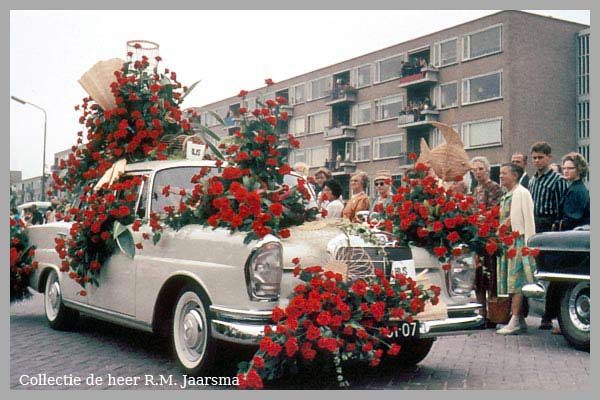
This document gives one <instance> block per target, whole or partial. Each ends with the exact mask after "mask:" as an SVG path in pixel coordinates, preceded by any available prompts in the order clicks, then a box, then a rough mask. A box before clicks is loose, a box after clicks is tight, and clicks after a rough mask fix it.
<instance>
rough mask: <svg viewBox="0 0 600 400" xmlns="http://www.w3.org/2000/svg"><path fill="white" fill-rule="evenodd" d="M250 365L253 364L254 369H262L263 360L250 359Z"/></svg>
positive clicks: (257, 358) (257, 357)
mask: <svg viewBox="0 0 600 400" xmlns="http://www.w3.org/2000/svg"><path fill="white" fill-rule="evenodd" d="M252 364H254V367H255V368H264V366H265V360H264V359H263V358H262V357H259V356H254V358H253V359H252Z"/></svg>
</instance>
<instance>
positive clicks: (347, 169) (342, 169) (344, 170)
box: [325, 160, 356, 176]
mask: <svg viewBox="0 0 600 400" xmlns="http://www.w3.org/2000/svg"><path fill="white" fill-rule="evenodd" d="M325 168H327V169H328V170H330V171H331V172H332V173H333V175H334V176H339V175H349V174H351V173H353V172H355V171H356V163H354V162H352V161H350V160H344V161H340V162H336V161H327V162H326V163H325Z"/></svg>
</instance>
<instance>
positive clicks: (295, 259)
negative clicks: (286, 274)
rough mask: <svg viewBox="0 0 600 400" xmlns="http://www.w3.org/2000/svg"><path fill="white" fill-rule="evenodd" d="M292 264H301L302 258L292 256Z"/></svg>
mask: <svg viewBox="0 0 600 400" xmlns="http://www.w3.org/2000/svg"><path fill="white" fill-rule="evenodd" d="M292 264H296V265H298V264H300V259H299V258H298V257H294V258H292Z"/></svg>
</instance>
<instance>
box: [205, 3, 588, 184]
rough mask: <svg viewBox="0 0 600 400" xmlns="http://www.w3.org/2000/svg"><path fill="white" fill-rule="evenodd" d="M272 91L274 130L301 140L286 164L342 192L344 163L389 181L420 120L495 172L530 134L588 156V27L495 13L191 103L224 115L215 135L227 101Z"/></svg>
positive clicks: (251, 104) (412, 145)
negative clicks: (385, 174) (279, 118)
mask: <svg viewBox="0 0 600 400" xmlns="http://www.w3.org/2000/svg"><path fill="white" fill-rule="evenodd" d="M344 40H351V38H344ZM332 50H333V49H332ZM576 58H577V59H578V60H579V61H581V64H577V63H576V62H575V59H576ZM421 63H422V64H423V66H422V65H421ZM578 65H579V66H578ZM579 81H581V82H582V83H580V84H579V85H580V86H577V85H576V84H575V83H576V82H579ZM584 89H585V90H587V92H585V93H583V92H582V90H584ZM580 93H581V94H580ZM275 96H283V97H286V98H287V99H288V100H289V104H290V106H289V107H288V109H287V110H286V111H288V113H289V115H290V120H289V121H288V122H287V123H285V124H283V125H282V126H280V129H281V130H282V131H283V132H288V131H289V133H293V134H294V135H295V136H296V137H298V139H299V140H300V142H301V147H300V149H297V150H291V151H290V155H289V159H290V160H289V161H290V164H294V163H295V162H298V161H303V162H306V163H307V164H308V165H309V166H310V167H311V172H314V171H315V170H316V168H318V167H322V166H327V167H329V168H330V169H332V170H334V171H335V172H334V175H335V177H336V179H338V180H339V181H340V182H341V183H342V185H344V186H345V187H346V188H348V182H349V174H350V173H352V171H355V170H363V171H365V172H367V173H368V174H369V175H370V176H373V174H374V173H375V172H376V171H378V170H383V169H386V170H389V171H391V172H392V174H393V175H394V178H395V179H399V178H401V176H402V175H403V173H404V172H405V171H406V169H407V168H408V166H409V160H408V158H407V155H408V154H409V153H410V152H415V153H417V154H418V153H420V142H421V139H424V140H425V141H426V142H427V143H428V144H429V146H430V147H434V146H436V145H438V144H440V143H441V142H442V140H443V139H442V137H441V135H440V133H439V132H438V131H437V129H435V128H434V127H433V125H431V122H432V121H440V122H443V123H447V124H451V125H453V127H454V128H455V130H457V131H458V132H459V133H460V134H461V135H462V139H463V143H464V145H465V149H466V150H467V153H468V155H469V157H474V156H476V155H481V156H486V157H487V158H488V159H489V160H490V162H491V164H492V177H494V178H496V179H497V176H498V171H499V166H500V165H501V164H502V163H503V162H506V161H508V160H510V157H511V155H512V154H513V153H515V152H525V153H528V152H529V148H530V146H531V145H532V144H533V143H534V142H535V141H538V140H546V141H548V142H550V143H551V144H552V146H553V149H554V150H553V153H554V154H555V157H561V156H562V155H563V154H565V153H567V152H570V151H573V150H576V149H578V148H581V149H584V148H585V146H588V147H587V148H585V149H586V150H585V151H586V152H587V153H586V154H589V26H587V25H583V24H578V23H574V22H569V21H563V20H558V19H554V18H550V17H544V16H540V15H535V14H530V13H526V12H522V11H513V10H508V11H501V12H498V13H495V14H492V15H489V16H486V17H483V18H479V19H476V20H473V21H470V22H467V23H464V24H461V25H457V26H454V27H452V28H448V29H445V30H442V31H438V32H435V33H431V34H429V35H426V36H422V37H419V38H416V39H412V40H409V41H407V42H403V43H400V44H397V45H394V46H391V47H388V48H385V49H381V50H377V51H374V52H372V53H369V54H365V55H362V56H359V57H356V58H353V59H350V60H346V61H343V62H340V63H338V64H335V65H331V66H327V67H324V68H321V69H318V70H316V71H312V72H307V73H305V74H303V75H300V76H296V77H293V78H290V79H287V80H284V81H281V82H277V83H276V84H275V85H273V86H269V87H264V88H261V89H257V90H252V91H250V92H249V93H248V95H247V96H246V98H245V99H244V100H243V101H242V100H241V99H240V98H238V97H229V98H227V99H223V100H221V101H218V102H215V103H212V104H208V105H205V106H202V107H197V108H195V110H196V111H197V112H198V113H199V114H200V117H201V123H202V124H203V125H205V126H209V127H211V129H213V130H218V127H217V121H216V119H215V118H214V117H213V116H212V115H211V114H209V113H208V111H213V112H216V113H217V114H218V115H219V116H221V117H222V118H224V119H226V123H227V125H228V127H227V129H225V130H222V131H220V130H218V133H219V134H221V135H223V136H225V135H227V134H231V132H232V131H233V129H235V127H236V125H239V120H236V119H235V118H232V116H235V110H236V109H237V108H239V107H241V106H244V107H248V108H249V109H250V110H252V109H253V108H255V107H256V106H257V101H264V100H266V99H268V98H274V97H275ZM575 98H577V99H578V101H577V102H575V101H573V99H575ZM578 116H579V117H578ZM584 126H587V128H585V129H587V131H584V130H583V128H582V131H579V128H580V127H584ZM576 127H577V131H576ZM584 132H587V133H584ZM582 135H584V136H585V135H587V136H585V137H584V136H582ZM582 146H583V147H582ZM582 152H584V151H582ZM336 158H340V159H341V161H342V162H338V163H336V161H335V160H336ZM530 164H531V163H530ZM530 168H531V169H533V167H532V166H530ZM530 172H533V171H530ZM371 185H372V183H371ZM370 193H373V187H371V188H370Z"/></svg>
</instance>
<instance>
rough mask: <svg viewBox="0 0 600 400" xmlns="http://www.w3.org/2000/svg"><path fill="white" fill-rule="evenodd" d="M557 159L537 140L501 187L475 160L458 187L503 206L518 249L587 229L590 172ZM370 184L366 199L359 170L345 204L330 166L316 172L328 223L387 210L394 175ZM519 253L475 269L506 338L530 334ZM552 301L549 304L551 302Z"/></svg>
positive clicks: (493, 323) (528, 266) (303, 170)
mask: <svg viewBox="0 0 600 400" xmlns="http://www.w3.org/2000/svg"><path fill="white" fill-rule="evenodd" d="M528 160H531V162H532V163H533V167H534V168H535V173H534V174H533V176H529V175H528V174H527V172H526V168H527V162H528ZM552 160H553V154H552V146H551V145H550V144H549V143H547V142H536V143H534V144H533V146H532V147H531V149H530V151H529V154H526V153H516V154H513V155H512V157H511V160H510V161H509V162H506V163H504V164H502V166H501V168H500V182H499V183H497V182H494V181H493V180H492V179H491V178H490V163H489V161H488V160H487V158H486V157H474V158H473V159H472V160H471V171H470V174H468V175H469V177H470V178H472V179H465V182H469V181H472V184H471V185H468V184H465V183H463V182H460V183H458V184H455V185H454V186H453V189H454V190H460V191H461V192H464V193H466V194H471V195H472V196H473V197H474V199H475V202H476V204H477V205H485V207H486V208H490V207H494V206H498V207H499V210H500V222H501V224H503V225H506V226H507V227H508V229H509V230H510V231H513V232H519V234H520V235H519V236H518V237H517V238H516V240H515V246H516V248H517V249H518V250H520V249H521V248H523V247H525V246H526V245H527V240H528V239H529V238H530V237H531V236H532V235H534V234H536V233H541V232H548V231H562V230H571V229H574V228H576V227H579V226H583V225H589V224H590V196H589V191H588V189H587V187H586V185H585V183H584V181H583V180H584V179H585V178H586V176H587V175H588V165H587V162H586V160H585V158H584V157H583V156H582V155H581V154H579V153H574V152H572V153H569V154H566V155H565V156H563V157H562V159H561V163H560V164H556V163H555V164H553V163H552ZM295 169H296V170H297V171H298V172H299V173H300V174H301V175H303V176H307V175H308V168H307V167H306V165H301V166H296V168H295ZM373 181H374V187H375V193H374V196H373V197H372V198H371V197H370V196H369V195H367V188H368V186H369V176H368V175H367V174H366V173H365V172H362V171H357V172H355V173H354V174H352V175H351V177H350V191H351V192H350V196H349V198H348V199H343V198H342V196H341V194H342V188H341V187H340V184H339V183H338V182H336V181H335V180H334V179H333V176H332V173H331V172H330V171H329V170H328V169H326V168H319V169H318V170H317V171H316V172H315V174H314V182H315V185H314V189H315V192H316V193H317V197H318V199H317V203H318V207H319V208H320V209H321V210H322V211H324V213H323V214H324V215H325V216H326V218H344V219H347V220H348V221H350V222H357V221H359V222H360V221H361V216H362V215H364V213H361V212H367V213H368V212H373V211H374V209H375V207H376V205H378V204H381V205H383V209H385V206H387V205H388V204H389V203H390V202H391V196H392V194H393V193H395V188H394V187H393V183H392V182H393V180H392V176H391V174H390V172H389V171H378V172H377V173H376V174H375V176H374V177H373ZM517 254H518V255H517V256H516V257H513V258H511V259H508V258H506V257H499V258H496V257H484V258H483V259H481V260H479V263H478V269H477V278H476V297H477V300H478V302H480V303H481V304H482V305H483V309H482V316H483V317H484V318H485V319H486V324H485V326H486V327H488V328H496V327H497V324H498V323H506V320H503V319H508V324H506V325H505V326H503V327H501V328H500V329H498V330H497V333H499V334H504V335H514V334H519V333H523V332H525V331H526V330H527V325H526V323H525V316H526V314H527V312H528V305H527V301H526V299H525V298H524V297H523V294H522V292H521V289H522V288H523V286H524V285H526V284H528V283H533V282H534V281H535V279H534V277H533V274H534V272H535V268H536V267H535V259H533V258H532V257H530V256H529V255H525V256H522V255H521V251H518V252H517ZM500 299H504V301H508V302H509V303H508V304H509V307H508V308H507V310H508V311H507V312H509V314H508V315H505V316H504V317H502V316H499V315H498V308H497V307H500V306H499V304H500V303H501V301H500ZM488 300H489V302H488ZM551 303H552V302H550V301H546V304H551ZM505 308H506V307H505ZM549 308H550V307H547V309H546V310H545V312H544V316H543V318H542V322H541V324H540V326H539V328H540V329H552V320H553V319H554V318H556V316H557V313H558V310H553V309H549ZM488 312H489V313H490V315H489V316H488ZM499 317H501V318H499ZM555 331H557V329H556V330H555ZM555 333H559V332H555Z"/></svg>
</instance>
